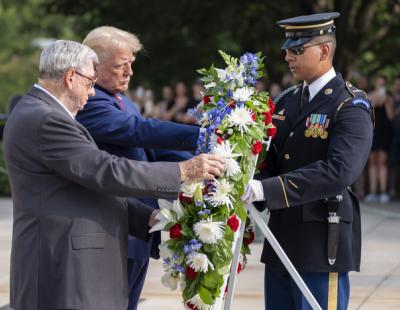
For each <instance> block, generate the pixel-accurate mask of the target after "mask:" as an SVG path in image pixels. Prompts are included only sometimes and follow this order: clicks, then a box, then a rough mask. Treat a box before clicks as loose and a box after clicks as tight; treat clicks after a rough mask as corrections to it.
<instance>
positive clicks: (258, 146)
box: [253, 141, 262, 155]
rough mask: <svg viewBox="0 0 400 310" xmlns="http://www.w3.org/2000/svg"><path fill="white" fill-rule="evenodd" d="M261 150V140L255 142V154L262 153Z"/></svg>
mask: <svg viewBox="0 0 400 310" xmlns="http://www.w3.org/2000/svg"><path fill="white" fill-rule="evenodd" d="M261 151H262V143H261V141H256V142H255V143H254V144H253V154H254V155H257V154H260V153H261Z"/></svg>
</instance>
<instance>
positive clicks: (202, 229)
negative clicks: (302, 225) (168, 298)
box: [151, 51, 276, 310]
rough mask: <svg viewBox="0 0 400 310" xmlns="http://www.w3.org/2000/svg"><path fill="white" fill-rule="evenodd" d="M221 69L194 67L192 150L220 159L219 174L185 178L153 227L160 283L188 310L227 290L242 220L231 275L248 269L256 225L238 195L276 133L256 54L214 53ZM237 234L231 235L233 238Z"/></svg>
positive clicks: (209, 304) (204, 306)
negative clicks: (196, 94)
mask: <svg viewBox="0 0 400 310" xmlns="http://www.w3.org/2000/svg"><path fill="white" fill-rule="evenodd" d="M219 53H220V54H221V56H222V58H223V60H224V61H225V63H226V65H227V67H226V68H225V69H218V68H215V67H214V66H213V65H212V66H211V67H210V68H209V69H200V70H198V72H199V73H200V74H201V75H202V78H201V80H202V81H203V82H204V83H205V93H204V94H203V100H202V101H201V102H200V104H199V105H198V106H197V108H196V109H194V111H192V115H194V116H196V118H197V120H198V123H199V125H200V126H201V127H202V128H204V129H203V130H202V131H201V133H200V135H199V139H198V145H197V150H196V154H200V153H211V154H215V155H219V156H221V157H223V158H224V159H225V172H224V175H223V176H221V177H219V178H218V179H216V180H213V181H203V182H198V183H188V182H184V183H183V184H182V185H181V192H180V194H179V199H178V200H175V201H174V202H173V203H170V202H168V201H165V200H160V201H159V204H160V209H161V212H160V213H159V215H158V216H157V218H158V219H159V220H160V222H159V223H158V224H156V225H155V226H154V227H153V228H152V230H151V231H156V230H164V231H168V232H169V237H170V239H168V240H166V241H165V242H163V243H161V244H160V246H159V248H160V255H161V258H162V259H163V267H164V272H165V274H164V275H163V277H162V279H161V281H162V283H163V284H164V286H166V287H169V288H170V289H171V290H175V289H176V288H177V287H178V284H179V285H180V288H181V290H182V298H183V302H184V305H185V307H186V308H187V309H197V310H210V309H213V305H214V304H215V302H216V300H217V299H218V298H219V297H221V294H222V293H223V292H225V293H226V291H227V287H225V288H224V287H223V286H224V285H226V281H227V277H228V275H229V272H230V267H231V262H232V259H233V246H234V242H235V235H236V234H238V229H239V226H240V223H241V222H242V221H243V222H245V224H246V228H245V232H244V236H243V245H242V248H241V255H240V260H239V265H238V269H237V272H238V273H239V272H241V271H242V270H243V269H244V267H245V266H246V263H247V259H246V255H248V254H250V248H249V244H250V243H251V242H253V240H254V230H253V227H252V225H251V222H250V220H249V218H248V217H247V211H246V208H245V206H244V203H243V202H242V200H241V199H240V197H241V196H242V195H243V192H244V187H245V185H246V184H247V182H248V181H249V175H250V173H251V172H252V171H254V165H255V158H256V156H258V163H259V166H260V164H261V165H262V163H263V161H262V159H263V157H264V156H265V152H266V150H265V145H264V144H263V141H265V140H267V139H268V138H270V137H274V136H275V133H276V128H275V126H274V125H273V124H272V122H271V121H272V113H273V112H274V103H273V101H272V100H271V99H270V97H269V95H268V93H267V92H264V91H261V92H258V91H257V90H256V89H255V84H256V81H257V79H258V78H261V77H262V76H263V71H262V68H263V67H264V65H263V63H262V62H263V58H261V54H260V53H257V54H251V53H245V54H244V55H243V56H242V57H240V59H239V60H238V59H236V58H234V57H231V56H229V55H227V54H226V53H224V52H222V51H219ZM236 237H237V236H236Z"/></svg>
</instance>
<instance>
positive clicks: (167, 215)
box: [149, 199, 183, 233]
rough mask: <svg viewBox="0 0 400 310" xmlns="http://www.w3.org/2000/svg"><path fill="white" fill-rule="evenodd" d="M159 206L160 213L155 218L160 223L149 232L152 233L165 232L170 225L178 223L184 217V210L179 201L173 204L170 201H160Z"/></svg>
mask: <svg viewBox="0 0 400 310" xmlns="http://www.w3.org/2000/svg"><path fill="white" fill-rule="evenodd" d="M158 205H159V207H160V212H159V213H157V215H156V216H155V218H156V219H157V220H158V222H157V223H156V224H155V225H154V226H153V227H152V228H151V229H150V230H149V232H151V233H152V232H155V231H158V230H163V229H164V227H165V226H166V225H167V224H168V223H170V222H176V221H177V220H179V219H180V218H181V217H182V216H183V208H182V205H181V203H180V202H179V200H174V202H173V203H171V202H170V201H168V200H165V199H159V200H158ZM171 211H173V212H171Z"/></svg>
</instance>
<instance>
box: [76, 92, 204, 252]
mask: <svg viewBox="0 0 400 310" xmlns="http://www.w3.org/2000/svg"><path fill="white" fill-rule="evenodd" d="M95 90H96V95H95V96H93V97H90V98H89V100H88V102H87V104H86V105H85V108H84V109H83V110H82V111H80V112H79V113H78V115H77V118H76V119H77V120H78V121H79V122H80V123H81V124H82V125H84V126H85V127H86V129H87V130H88V131H89V132H90V134H91V135H92V137H93V139H94V140H95V141H96V143H97V145H98V146H99V148H100V149H102V150H105V151H107V152H109V153H110V154H114V155H117V156H122V157H126V158H129V159H134V160H140V161H149V162H155V161H182V160H186V159H188V158H190V157H191V154H190V153H188V152H183V151H180V152H177V151H171V150H168V149H172V150H194V149H195V148H196V143H197V138H198V135H199V128H198V127H196V126H189V125H182V124H177V123H172V122H162V121H159V120H155V119H147V118H144V117H143V116H142V115H141V114H140V112H139V110H138V109H137V107H136V106H135V104H134V103H133V102H132V101H130V100H129V99H128V98H127V97H125V96H124V95H122V94H118V99H117V98H116V97H115V96H114V95H112V94H110V93H108V92H107V91H106V90H104V89H102V88H101V87H99V86H98V85H96V86H95ZM140 200H141V201H142V202H144V203H145V204H147V205H148V206H151V207H153V208H157V207H158V204H157V200H155V199H153V198H142V199H140ZM159 241H160V233H159V232H156V233H153V234H152V237H151V239H150V241H149V242H144V241H142V240H139V239H137V238H134V237H130V238H129V243H128V257H129V258H134V259H138V260H147V259H148V258H149V256H152V257H154V258H158V257H159V254H158V252H159V251H158V244H159Z"/></svg>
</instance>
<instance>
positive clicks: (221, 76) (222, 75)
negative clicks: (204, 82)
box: [215, 68, 227, 82]
mask: <svg viewBox="0 0 400 310" xmlns="http://www.w3.org/2000/svg"><path fill="white" fill-rule="evenodd" d="M215 70H216V71H217V74H218V79H220V81H222V82H225V80H226V75H227V74H226V71H225V70H222V69H218V68H215Z"/></svg>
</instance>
